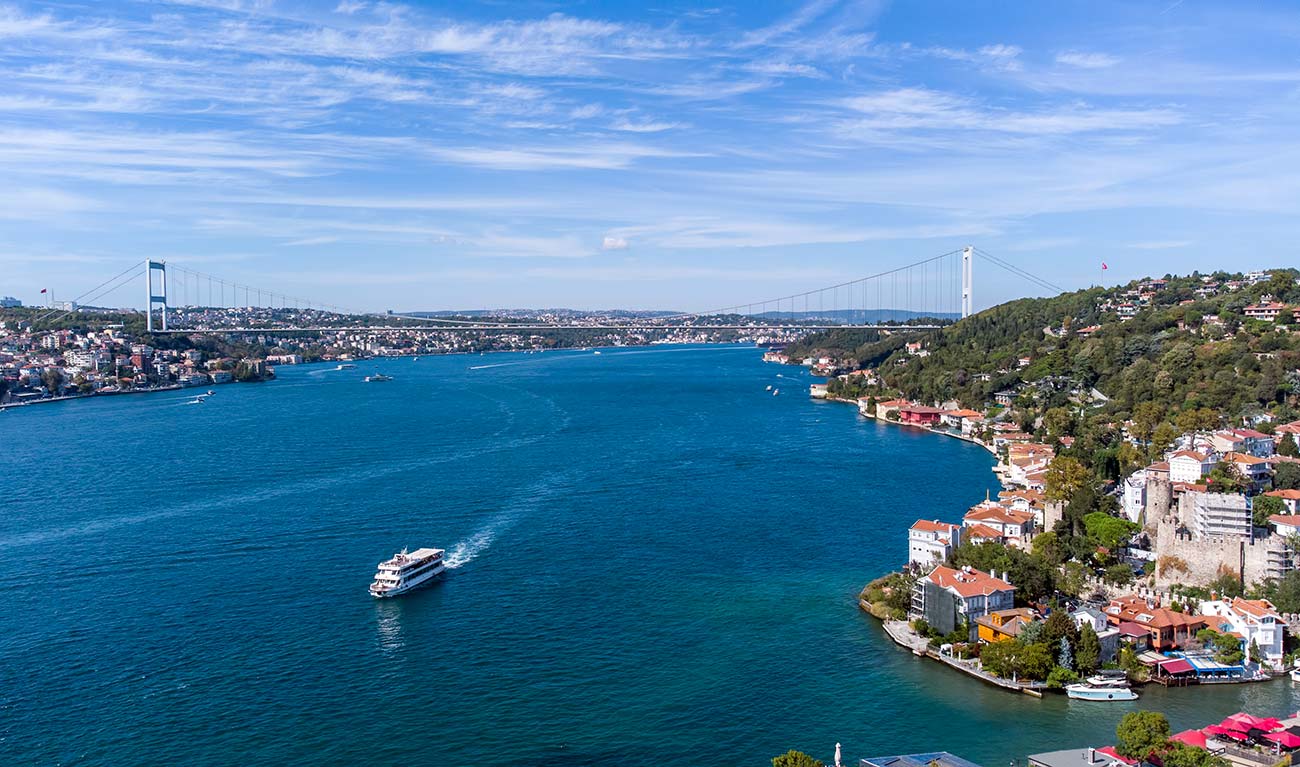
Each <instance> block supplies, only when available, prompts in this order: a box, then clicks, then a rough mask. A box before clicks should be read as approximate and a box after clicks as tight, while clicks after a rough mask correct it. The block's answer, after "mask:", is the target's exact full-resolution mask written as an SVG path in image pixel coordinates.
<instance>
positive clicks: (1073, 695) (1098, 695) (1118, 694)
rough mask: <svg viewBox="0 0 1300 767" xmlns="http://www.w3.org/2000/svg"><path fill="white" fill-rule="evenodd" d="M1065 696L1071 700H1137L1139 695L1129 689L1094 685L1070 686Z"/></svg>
mask: <svg viewBox="0 0 1300 767" xmlns="http://www.w3.org/2000/svg"><path fill="white" fill-rule="evenodd" d="M1065 695H1066V697H1068V698H1070V699H1071V700H1101V701H1110V700H1137V697H1138V694H1137V693H1135V692H1133V691H1132V690H1130V689H1129V688H1128V687H1111V686H1103V687H1098V686H1095V685H1092V684H1068V685H1066V686H1065Z"/></svg>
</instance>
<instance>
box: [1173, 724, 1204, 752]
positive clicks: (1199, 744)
mask: <svg viewBox="0 0 1300 767" xmlns="http://www.w3.org/2000/svg"><path fill="white" fill-rule="evenodd" d="M1211 726H1213V725H1211ZM1170 740H1176V741H1178V742H1179V743H1186V744H1187V745H1189V746H1193V747H1195V748H1205V733H1203V732H1201V731H1200V730H1183V731H1182V732H1180V733H1178V734H1177V735H1175V736H1173V737H1172V738H1170Z"/></svg>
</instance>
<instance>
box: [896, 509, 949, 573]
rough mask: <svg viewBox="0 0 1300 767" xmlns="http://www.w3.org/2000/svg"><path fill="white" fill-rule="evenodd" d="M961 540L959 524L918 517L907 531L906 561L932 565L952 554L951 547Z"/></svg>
mask: <svg viewBox="0 0 1300 767" xmlns="http://www.w3.org/2000/svg"><path fill="white" fill-rule="evenodd" d="M961 542H962V528H961V525H954V524H951V523H949V522H940V521H939V520H937V519H935V520H929V519H918V520H916V522H915V523H914V524H913V525H912V527H911V528H910V529H909V530H908V531H907V563H908V564H909V565H914V566H918V567H924V568H928V567H933V566H934V565H937V564H939V563H940V562H943V561H945V560H947V559H948V557H950V556H952V552H953V549H955V548H957V547H958V546H960V545H961Z"/></svg>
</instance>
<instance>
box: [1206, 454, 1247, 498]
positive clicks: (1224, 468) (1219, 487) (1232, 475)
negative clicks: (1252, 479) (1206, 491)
mask: <svg viewBox="0 0 1300 767" xmlns="http://www.w3.org/2000/svg"><path fill="white" fill-rule="evenodd" d="M1206 484H1208V485H1210V486H1211V490H1212V491H1213V492H1217V493H1242V492H1245V490H1246V485H1247V484H1248V483H1247V482H1246V480H1245V478H1244V477H1242V476H1241V472H1240V471H1238V470H1237V467H1236V466H1234V465H1232V464H1230V463H1226V462H1224V461H1219V462H1218V463H1217V464H1215V466H1214V468H1213V469H1211V470H1210V475H1209V479H1208V481H1207V482H1206Z"/></svg>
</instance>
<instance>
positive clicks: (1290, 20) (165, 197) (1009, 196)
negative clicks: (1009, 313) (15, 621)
mask: <svg viewBox="0 0 1300 767" xmlns="http://www.w3.org/2000/svg"><path fill="white" fill-rule="evenodd" d="M0 81H2V82H4V83H5V86H4V88H3V89H0V174H2V177H3V178H4V179H5V183H4V184H3V185H0V294H14V295H18V296H20V297H23V298H25V299H27V300H29V301H33V300H36V299H37V297H38V296H37V295H36V294H37V292H38V291H39V290H40V288H42V287H46V286H57V292H58V294H59V295H60V296H61V297H65V296H66V297H70V296H71V295H75V294H76V293H79V292H81V290H84V289H86V288H89V287H91V286H93V285H95V284H96V283H98V282H99V281H100V280H102V279H104V278H106V277H108V276H110V275H112V274H113V273H115V272H117V271H119V270H120V269H122V268H124V267H125V266H126V265H128V264H129V263H130V262H132V261H136V260H139V259H141V258H144V257H146V256H149V257H154V258H162V259H169V260H173V261H175V262H177V263H181V264H184V265H187V266H189V267H191V268H194V269H199V270H202V271H205V272H211V273H214V274H217V275H221V276H224V277H227V278H230V279H234V280H239V281H242V282H247V283H250V284H253V285H257V286H264V287H267V288H277V289H282V290H286V291H290V292H294V293H297V294H300V295H306V296H309V297H312V298H314V299H317V300H322V301H331V302H335V303H338V304H342V305H345V306H353V307H363V308H373V309H379V308H390V307H391V308H397V309H445V308H455V307H479V306H484V307H507V306H573V307H579V308H596V307H610V306H625V307H631V308H672V309H681V310H691V309H704V308H708V307H713V306H719V305H725V304H730V303H736V302H744V301H749V300H755V299H762V298H766V297H770V296H774V295H781V294H785V293H788V292H795V291H796V290H803V289H807V288H812V287H817V286H820V285H828V284H832V283H834V282H838V281H841V280H846V279H852V278H854V277H858V276H862V275H866V274H870V273H873V272H876V271H880V270H882V269H887V268H891V267H894V266H898V265H901V264H905V263H908V262H910V261H915V260H918V259H920V258H924V257H928V256H932V255H937V254H939V253H943V252H946V251H949V250H952V249H953V248H956V247H960V246H961V245H963V244H966V243H968V242H969V243H973V244H976V245H978V246H979V247H981V248H983V249H985V250H987V251H990V252H992V253H995V254H997V255H999V256H1001V257H1003V258H1006V259H1008V260H1010V261H1013V262H1015V263H1017V264H1019V265H1020V266H1022V267H1024V268H1027V269H1029V270H1031V271H1033V272H1035V273H1037V274H1040V275H1042V276H1044V277H1046V278H1048V279H1049V280H1051V281H1053V282H1055V283H1058V284H1062V285H1065V286H1069V287H1079V286H1084V285H1088V284H1092V283H1094V282H1102V281H1104V282H1108V283H1109V282H1119V281H1122V280H1125V279H1128V278H1130V277H1135V276H1141V275H1144V274H1148V273H1154V274H1163V273H1165V272H1168V271H1174V272H1179V273H1182V272H1189V271H1191V270H1192V269H1198V268H1199V269H1202V270H1207V269H1214V268H1244V267H1266V266H1276V265H1294V264H1296V263H1297V261H1298V259H1297V257H1296V255H1295V250H1296V242H1297V240H1298V239H1300V238H1297V234H1298V232H1297V229H1298V228H1300V227H1298V226H1297V222H1298V221H1300V218H1297V214H1300V140H1297V139H1298V138H1300V121H1298V120H1297V117H1300V13H1297V12H1296V8H1295V6H1294V5H1293V4H1292V3H1282V2H1278V3H1245V2H1242V3H1237V2H1234V3H1219V2H1208V0H1182V2H1178V1H1177V0H1160V1H1159V2H1152V3H1144V2H1114V3H1108V2H1096V1H1095V0H1090V1H1089V2H1079V3H1069V2H1050V3H1032V4H1031V3H1006V2H981V1H979V0H961V1H960V2H906V3H904V2H896V3H888V2H871V1H866V2H836V1H835V0H813V1H812V2H807V3H804V4H797V3H790V4H778V3H764V2H745V3H737V4H730V5H728V4H720V5H716V6H709V5H707V4H696V3H691V4H686V3H677V2H668V1H665V2H654V3H616V2H587V3H550V2H522V3H507V2H486V3H472V2H463V3H436V4H435V3H408V4H398V3H387V2H369V1H366V0H342V1H341V2H333V1H332V2H322V3H306V2H296V1H294V0H211V1H207V0H188V1H185V2H172V3H137V2H109V1H107V0H105V1H103V2H90V1H89V0H86V1H85V2H60V3H20V4H4V3H3V2H2V1H0ZM1103 260H1104V261H1106V262H1107V263H1108V264H1109V266H1110V269H1109V271H1108V272H1106V274H1105V275H1103V274H1102V273H1101V272H1100V262H1101V261H1103ZM977 281H978V282H977V293H976V295H977V303H978V304H980V305H987V304H989V303H992V302H996V301H1001V300H1005V299H1008V298H1012V297H1015V296H1018V295H1024V294H1027V293H1032V292H1033V291H1034V288H1033V286H1031V285H1028V284H1025V283H1021V282H1016V281H1014V280H1013V278H1010V277H1008V276H1007V275H1006V274H1005V273H1001V272H999V271H997V270H993V269H991V268H984V269H982V270H980V271H978V272H977ZM136 292H138V291H136ZM115 298H116V299H117V301H116V303H123V304H124V303H130V301H131V300H132V298H133V296H132V295H130V294H129V293H128V294H125V295H118V296H115Z"/></svg>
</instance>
